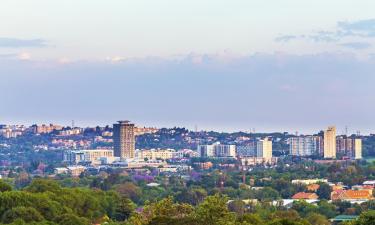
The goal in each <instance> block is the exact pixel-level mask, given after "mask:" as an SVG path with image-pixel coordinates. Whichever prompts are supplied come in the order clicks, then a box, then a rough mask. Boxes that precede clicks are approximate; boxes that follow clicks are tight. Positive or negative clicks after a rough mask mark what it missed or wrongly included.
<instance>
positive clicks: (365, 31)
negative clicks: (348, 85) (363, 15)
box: [275, 19, 375, 49]
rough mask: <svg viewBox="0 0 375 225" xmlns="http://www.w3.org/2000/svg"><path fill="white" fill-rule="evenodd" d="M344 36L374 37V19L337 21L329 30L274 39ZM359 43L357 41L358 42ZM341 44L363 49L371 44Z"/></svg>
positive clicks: (334, 39) (326, 39) (323, 39)
mask: <svg viewBox="0 0 375 225" xmlns="http://www.w3.org/2000/svg"><path fill="white" fill-rule="evenodd" d="M346 38H375V19H367V20H358V21H353V22H348V21H339V22H337V24H336V26H335V28H333V29H331V30H319V31H312V32H310V33H308V34H301V35H292V34H289V35H282V36H280V37H277V38H276V39H275V41H276V42H289V41H292V40H310V41H313V42H339V41H342V40H344V39H346ZM358 43H359V42H358ZM358 43H357V44H353V45H352V44H349V43H348V44H342V45H341V46H343V47H349V48H353V49H364V48H368V47H370V46H371V45H365V44H364V43H362V44H358Z"/></svg>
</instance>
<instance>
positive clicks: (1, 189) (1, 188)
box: [0, 180, 12, 192]
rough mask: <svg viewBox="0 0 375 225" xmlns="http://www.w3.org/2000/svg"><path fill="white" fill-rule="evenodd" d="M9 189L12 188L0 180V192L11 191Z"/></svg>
mask: <svg viewBox="0 0 375 225" xmlns="http://www.w3.org/2000/svg"><path fill="white" fill-rule="evenodd" d="M11 190H12V186H10V185H9V184H8V183H5V182H4V181H2V180H0V192H5V191H11Z"/></svg>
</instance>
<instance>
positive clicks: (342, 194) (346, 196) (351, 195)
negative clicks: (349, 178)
mask: <svg viewBox="0 0 375 225" xmlns="http://www.w3.org/2000/svg"><path fill="white" fill-rule="evenodd" d="M371 199H374V197H373V196H372V190H369V189H363V190H337V191H332V192H331V200H332V201H337V200H341V201H368V200H371Z"/></svg>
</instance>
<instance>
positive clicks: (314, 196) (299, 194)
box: [292, 192, 319, 200]
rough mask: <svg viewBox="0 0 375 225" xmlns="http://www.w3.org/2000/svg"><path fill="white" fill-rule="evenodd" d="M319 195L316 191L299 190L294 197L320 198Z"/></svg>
mask: <svg viewBox="0 0 375 225" xmlns="http://www.w3.org/2000/svg"><path fill="white" fill-rule="evenodd" d="M318 198H319V196H318V195H317V194H315V193H307V192H298V193H297V194H295V195H293V197H292V199H298V200H303V199H318Z"/></svg>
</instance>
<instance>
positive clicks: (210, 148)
mask: <svg viewBox="0 0 375 225" xmlns="http://www.w3.org/2000/svg"><path fill="white" fill-rule="evenodd" d="M197 151H198V153H199V155H200V157H236V146H235V145H224V144H220V142H216V143H214V144H212V145H198V149H197Z"/></svg>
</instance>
